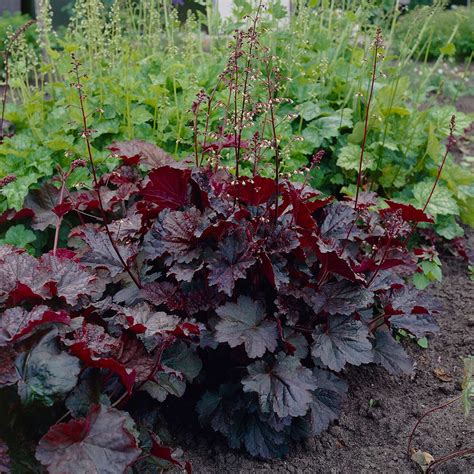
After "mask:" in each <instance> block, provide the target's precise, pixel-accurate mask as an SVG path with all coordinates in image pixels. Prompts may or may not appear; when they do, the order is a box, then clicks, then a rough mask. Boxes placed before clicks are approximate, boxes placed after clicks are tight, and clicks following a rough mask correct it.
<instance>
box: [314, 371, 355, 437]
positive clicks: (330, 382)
mask: <svg viewBox="0 0 474 474" xmlns="http://www.w3.org/2000/svg"><path fill="white" fill-rule="evenodd" d="M313 376H314V378H315V380H316V386H317V388H316V390H315V391H314V392H313V400H312V402H311V404H310V407H309V412H308V414H307V415H306V417H305V421H306V422H307V423H308V433H307V436H316V435H319V434H320V433H322V432H323V431H324V430H326V429H327V428H328V426H329V424H330V423H331V422H333V421H334V420H337V419H338V418H339V413H340V411H341V404H342V401H343V400H344V398H345V396H346V393H347V388H348V387H347V383H346V382H344V381H343V380H341V379H340V378H338V377H336V376H335V375H334V374H333V373H331V372H329V371H327V370H320V369H313Z"/></svg>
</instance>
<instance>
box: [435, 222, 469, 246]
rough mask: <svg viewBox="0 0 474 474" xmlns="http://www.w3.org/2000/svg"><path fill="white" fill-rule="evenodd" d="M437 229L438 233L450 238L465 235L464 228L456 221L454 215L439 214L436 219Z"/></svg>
mask: <svg viewBox="0 0 474 474" xmlns="http://www.w3.org/2000/svg"><path fill="white" fill-rule="evenodd" d="M435 229H436V233H437V234H439V235H441V237H444V238H445V239H448V240H452V239H455V238H456V237H462V236H463V235H464V229H463V228H462V227H461V226H460V225H459V224H458V223H457V222H456V219H455V218H454V216H439V217H438V218H437V219H436V225H435Z"/></svg>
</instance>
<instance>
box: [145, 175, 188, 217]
mask: <svg viewBox="0 0 474 474" xmlns="http://www.w3.org/2000/svg"><path fill="white" fill-rule="evenodd" d="M190 177H191V170H180V169H176V168H171V167H169V166H163V167H161V168H157V169H154V170H152V171H151V172H150V174H149V175H148V179H149V181H148V183H147V184H146V186H145V187H144V188H143V189H142V195H143V197H144V199H145V200H146V201H150V202H152V203H155V204H157V205H158V206H159V208H160V209H166V208H169V209H173V210H176V209H179V208H181V207H183V206H185V205H187V204H188V203H189V195H188V191H189V190H188V184H189V179H190Z"/></svg>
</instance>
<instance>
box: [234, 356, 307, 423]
mask: <svg viewBox="0 0 474 474" xmlns="http://www.w3.org/2000/svg"><path fill="white" fill-rule="evenodd" d="M248 372H249V375H248V376H247V377H245V378H244V379H242V385H243V387H244V392H256V393H257V394H258V400H259V404H260V408H261V410H262V412H263V413H271V412H274V413H275V414H276V415H278V416H279V417H280V418H284V417H286V416H303V415H305V414H306V412H307V411H308V408H309V405H310V403H311V400H312V396H311V391H312V390H314V388H315V387H316V380H315V379H314V377H313V375H312V374H311V371H310V370H309V369H307V368H305V367H303V366H302V365H301V363H300V361H299V360H298V359H297V358H296V357H293V356H286V355H284V354H283V353H279V354H278V355H277V356H276V360H275V363H274V364H272V365H268V364H266V363H265V362H264V361H262V360H259V361H257V362H254V363H253V364H251V365H249V366H248Z"/></svg>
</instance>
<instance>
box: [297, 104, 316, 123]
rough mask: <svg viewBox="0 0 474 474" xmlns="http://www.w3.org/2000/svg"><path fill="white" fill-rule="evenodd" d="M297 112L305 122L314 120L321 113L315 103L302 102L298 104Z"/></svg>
mask: <svg viewBox="0 0 474 474" xmlns="http://www.w3.org/2000/svg"><path fill="white" fill-rule="evenodd" d="M298 111H299V114H300V116H301V117H302V118H303V119H304V120H306V121H307V122H309V121H310V120H313V119H315V118H316V117H317V116H318V115H319V114H320V113H321V109H320V107H319V105H318V104H316V103H315V102H303V103H302V104H299V105H298Z"/></svg>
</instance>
